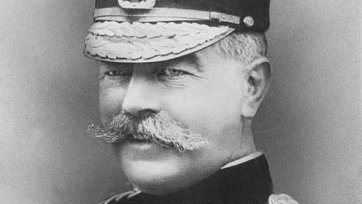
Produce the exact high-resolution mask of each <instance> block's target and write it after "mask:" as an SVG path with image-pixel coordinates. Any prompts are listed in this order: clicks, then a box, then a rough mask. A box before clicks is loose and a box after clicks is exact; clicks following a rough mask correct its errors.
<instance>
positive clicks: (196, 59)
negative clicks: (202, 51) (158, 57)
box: [165, 53, 202, 72]
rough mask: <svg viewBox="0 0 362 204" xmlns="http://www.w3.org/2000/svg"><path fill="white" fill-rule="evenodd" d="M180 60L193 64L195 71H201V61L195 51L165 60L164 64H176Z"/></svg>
mask: <svg viewBox="0 0 362 204" xmlns="http://www.w3.org/2000/svg"><path fill="white" fill-rule="evenodd" d="M180 62H186V63H189V64H190V65H193V67H194V68H195V69H196V70H197V71H199V72H202V63H201V61H200V59H199V57H198V56H197V55H196V54H195V53H192V54H189V55H186V56H182V57H179V58H176V59H172V60H169V61H166V62H165V64H166V65H173V64H178V63H180Z"/></svg>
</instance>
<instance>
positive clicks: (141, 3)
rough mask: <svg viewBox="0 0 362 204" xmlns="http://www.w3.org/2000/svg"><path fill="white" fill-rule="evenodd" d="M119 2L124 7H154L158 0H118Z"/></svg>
mask: <svg viewBox="0 0 362 204" xmlns="http://www.w3.org/2000/svg"><path fill="white" fill-rule="evenodd" d="M118 3H119V5H120V6H121V7H122V8H124V9H152V8H153V7H154V6H155V5H156V0H118Z"/></svg>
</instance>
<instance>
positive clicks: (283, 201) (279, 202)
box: [268, 194, 299, 204]
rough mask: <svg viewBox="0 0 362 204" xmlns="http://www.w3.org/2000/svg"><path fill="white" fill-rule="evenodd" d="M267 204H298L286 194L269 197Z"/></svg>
mask: <svg viewBox="0 0 362 204" xmlns="http://www.w3.org/2000/svg"><path fill="white" fill-rule="evenodd" d="M268 204H299V203H298V202H297V201H296V200H294V199H293V198H292V197H290V196H289V195H287V194H272V195H270V196H269V199H268Z"/></svg>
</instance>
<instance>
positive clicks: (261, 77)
mask: <svg viewBox="0 0 362 204" xmlns="http://www.w3.org/2000/svg"><path fill="white" fill-rule="evenodd" d="M245 77H246V78H245V79H246V84H247V88H246V89H245V90H246V93H245V94H244V101H243V105H242V116H243V117H246V118H252V117H254V115H255V113H256V111H257V110H258V108H259V106H260V104H261V102H262V101H263V99H264V96H265V95H266V93H267V92H268V89H269V86H270V80H271V70H270V64H269V62H268V61H260V62H255V63H251V66H249V69H248V70H247V72H246V76H245Z"/></svg>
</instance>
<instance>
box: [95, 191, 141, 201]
mask: <svg viewBox="0 0 362 204" xmlns="http://www.w3.org/2000/svg"><path fill="white" fill-rule="evenodd" d="M138 194H140V192H139V191H135V190H133V191H128V192H125V193H121V194H118V195H115V196H112V197H111V198H109V199H107V200H105V201H103V202H101V203H100V204H128V203H130V200H131V199H132V198H133V197H135V196H137V195H138Z"/></svg>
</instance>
